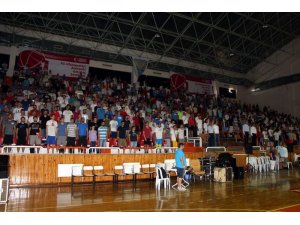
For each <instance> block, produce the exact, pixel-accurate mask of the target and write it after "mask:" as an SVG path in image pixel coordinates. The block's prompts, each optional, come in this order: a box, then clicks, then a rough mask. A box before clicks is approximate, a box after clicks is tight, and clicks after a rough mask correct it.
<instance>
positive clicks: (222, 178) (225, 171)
mask: <svg viewBox="0 0 300 225" xmlns="http://www.w3.org/2000/svg"><path fill="white" fill-rule="evenodd" d="M214 181H216V182H229V181H232V167H223V168H221V167H215V168H214Z"/></svg>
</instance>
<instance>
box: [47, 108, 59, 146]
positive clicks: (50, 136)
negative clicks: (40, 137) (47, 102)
mask: <svg viewBox="0 0 300 225" xmlns="http://www.w3.org/2000/svg"><path fill="white" fill-rule="evenodd" d="M56 135H57V122H56V121H55V115H54V114H52V115H51V120H48V121H47V123H46V136H47V144H48V145H55V144H56Z"/></svg>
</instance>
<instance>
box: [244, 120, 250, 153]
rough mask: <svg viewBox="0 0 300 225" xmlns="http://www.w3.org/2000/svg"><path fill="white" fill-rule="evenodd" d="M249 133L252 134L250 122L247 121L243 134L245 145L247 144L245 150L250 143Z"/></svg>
mask: <svg viewBox="0 0 300 225" xmlns="http://www.w3.org/2000/svg"><path fill="white" fill-rule="evenodd" d="M249 132H250V127H249V125H248V122H247V121H246V122H245V123H244V125H243V134H244V144H245V148H246V147H247V145H248V142H249Z"/></svg>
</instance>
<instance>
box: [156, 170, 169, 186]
mask: <svg viewBox="0 0 300 225" xmlns="http://www.w3.org/2000/svg"><path fill="white" fill-rule="evenodd" d="M161 183H164V188H165V189H170V187H171V181H170V176H169V174H167V177H165V178H164V177H163V174H162V171H161V168H160V167H156V180H155V188H157V190H160V185H161Z"/></svg>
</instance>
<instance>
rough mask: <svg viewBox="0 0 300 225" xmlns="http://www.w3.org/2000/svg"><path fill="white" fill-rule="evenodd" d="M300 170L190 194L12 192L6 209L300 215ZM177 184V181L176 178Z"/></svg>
mask: <svg viewBox="0 0 300 225" xmlns="http://www.w3.org/2000/svg"><path fill="white" fill-rule="evenodd" d="M299 178H300V169H299V168H294V170H289V171H288V170H281V171H280V172H279V173H272V172H271V173H268V174H249V175H245V178H244V179H243V180H234V181H233V182H228V183H216V182H213V181H209V180H206V181H201V182H198V181H197V182H196V183H193V182H191V185H190V187H189V188H188V190H187V191H186V192H178V191H175V190H173V189H172V188H171V190H161V191H160V192H157V191H156V189H155V186H154V182H149V181H138V182H137V184H136V185H134V184H133V183H131V182H123V183H122V182H121V183H118V184H117V185H112V184H111V183H97V185H96V187H95V188H93V186H92V185H90V184H84V185H80V184H78V185H75V186H74V188H73V189H71V187H70V186H63V187H57V186H56V187H39V188H37V187H34V188H12V189H10V197H9V203H8V204H7V206H6V208H5V206H4V205H0V211H5V210H6V211H22V212H26V211H49V212H56V211H63V212H66V211H67V212H76V211H88V212H89V211H90V212H93V211H100V212H103V211H128V212H129V211H135V212H139V211H144V212H145V211H146V212H149V211H150V212H160V211H169V212H172V211H203V212H207V211H224V212H228V211H230V212H249V211H250V212H253V211H258V212H259V211H298V212H299V211H300V182H299ZM172 183H173V184H174V183H175V179H174V178H173V179H172Z"/></svg>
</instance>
